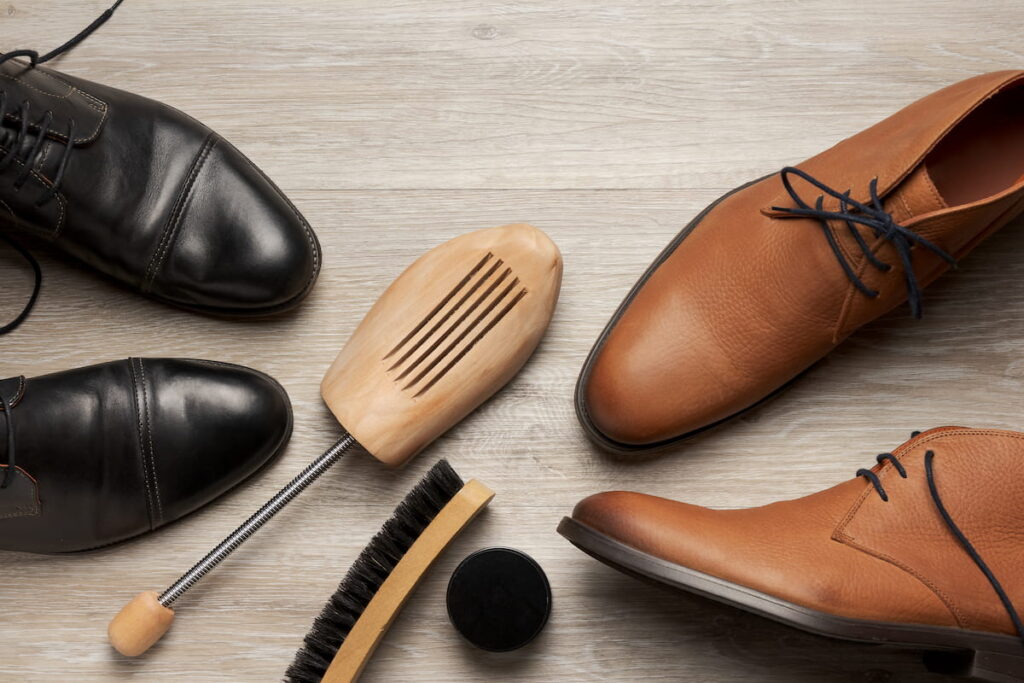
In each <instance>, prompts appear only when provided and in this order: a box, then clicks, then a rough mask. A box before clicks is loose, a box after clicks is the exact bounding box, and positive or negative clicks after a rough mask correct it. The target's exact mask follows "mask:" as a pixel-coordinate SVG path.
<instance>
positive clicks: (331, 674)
mask: <svg viewBox="0 0 1024 683" xmlns="http://www.w3.org/2000/svg"><path fill="white" fill-rule="evenodd" d="M493 497H494V492H493V491H491V490H490V489H488V488H487V487H486V486H484V485H483V484H481V483H480V482H478V481H476V480H475V479H474V480H472V481H470V482H469V483H468V484H463V482H462V479H460V478H459V475H458V474H456V473H455V470H453V469H452V468H451V466H450V465H449V464H448V462H447V461H445V460H442V461H441V462H439V463H437V464H436V465H434V467H433V468H432V469H431V470H430V472H428V473H427V476H425V477H424V478H423V479H422V480H421V481H420V483H419V484H418V485H417V486H416V488H414V489H413V490H412V491H411V492H410V493H409V495H407V496H406V497H405V500H403V501H402V503H401V505H399V506H398V508H397V509H396V510H395V513H394V514H393V515H392V516H391V519H389V520H388V521H387V522H386V523H385V524H384V526H383V527H382V528H381V530H380V531H379V532H378V533H377V535H376V536H374V537H373V540H372V541H370V544H369V545H368V546H366V548H365V549H364V550H363V552H362V554H360V555H359V558H358V559H357V560H356V561H355V564H353V565H352V568H351V569H349V571H348V574H346V575H345V578H344V579H342V581H341V583H340V584H339V585H338V589H337V590H336V591H335V592H334V595H332V596H331V599H330V600H329V601H328V602H327V604H326V605H325V606H324V608H323V611H321V612H320V616H318V617H317V618H316V620H315V621H314V622H313V627H312V628H311V629H310V631H309V634H307V635H306V638H305V640H304V641H303V646H302V647H301V648H300V649H299V651H298V652H297V653H296V655H295V660H294V661H293V662H292V665H291V666H290V667H288V671H287V672H286V673H285V681H286V682H287V683H351V682H352V681H355V680H356V679H358V678H359V674H360V673H362V671H363V668H364V667H365V666H366V664H367V662H369V660H370V657H371V656H372V655H373V651H374V650H375V649H376V647H377V645H378V644H379V643H380V641H381V639H383V637H384V634H385V633H386V632H387V629H388V627H389V626H391V622H392V621H394V619H395V617H396V616H398V612H399V610H400V609H401V608H402V605H404V604H405V601H406V600H407V599H408V598H409V596H410V595H411V594H412V591H413V590H414V589H415V588H416V585H417V584H418V583H419V582H420V579H422V578H423V576H424V574H425V573H426V571H427V570H428V569H429V568H430V565H431V564H433V562H434V560H436V559H437V557H438V556H439V555H440V554H441V552H442V551H443V550H444V549H445V547H446V546H447V545H448V544H449V543H450V542H451V541H452V539H454V538H455V536H456V534H458V533H459V531H461V530H462V529H463V527H465V526H466V525H467V524H469V522H471V521H472V520H473V518H474V517H476V515H477V514H478V513H479V512H480V511H481V510H483V508H484V506H486V505H487V503H489V502H490V500H491V498H493Z"/></svg>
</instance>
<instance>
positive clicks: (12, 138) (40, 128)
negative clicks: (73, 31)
mask: <svg viewBox="0 0 1024 683" xmlns="http://www.w3.org/2000/svg"><path fill="white" fill-rule="evenodd" d="M122 2H124V0H117V2H115V3H114V4H113V6H112V7H110V9H108V10H107V11H105V12H104V13H103V14H101V15H100V16H99V17H97V18H96V19H95V20H94V21H93V22H92V23H91V24H89V25H88V26H86V27H85V28H84V29H82V30H81V31H79V33H78V34H77V35H76V36H75V37H74V38H72V39H71V40H69V41H67V42H66V43H64V44H63V45H61V46H60V47H58V48H56V49H54V50H51V51H50V52H47V53H46V54H45V55H40V54H39V53H38V52H36V51H35V50H14V51H12V52H7V53H4V54H0V64H3V63H5V62H7V61H10V60H12V59H16V58H18V57H25V58H27V59H28V61H29V64H30V65H31V67H35V66H36V65H38V64H43V63H45V62H48V61H50V60H51V59H53V58H54V57H57V56H59V55H62V54H64V53H65V52H67V51H68V50H71V49H72V48H74V47H75V46H76V45H78V44H79V43H81V42H82V41H83V40H85V39H86V38H88V37H89V36H90V35H92V33H93V32H95V31H96V29H98V28H99V27H100V26H102V25H103V24H105V23H106V22H107V20H108V19H110V17H111V16H113V14H114V11H115V10H116V9H117V8H118V7H119V6H120V5H121V3H122ZM8 115H13V116H15V117H16V118H17V119H20V121H21V123H20V124H19V125H18V126H16V127H14V128H10V129H4V128H3V125H4V122H5V119H6V117H7V116H8ZM31 117H32V108H31V103H30V102H29V101H28V100H25V101H24V102H22V103H20V104H14V103H12V102H9V101H8V96H7V93H6V92H5V91H4V90H2V89H0V148H7V152H6V153H5V154H3V155H2V156H0V172H3V171H4V170H5V169H7V168H8V167H10V166H11V164H13V163H15V162H18V163H21V164H22V165H23V166H24V168H23V170H22V171H21V173H19V174H18V175H17V177H16V178H15V179H14V189H15V191H20V190H21V188H22V186H23V185H24V184H25V183H26V182H27V181H28V179H29V178H30V177H31V176H32V167H33V166H34V165H35V164H36V162H38V160H39V155H40V153H41V152H42V150H43V145H44V143H45V142H46V140H47V138H48V137H49V135H50V133H52V132H54V128H53V124H54V120H53V112H52V111H50V110H47V111H44V112H43V113H42V114H41V115H40V116H39V118H38V119H36V121H35V122H34V123H32V122H31ZM33 132H34V133H35V136H36V138H35V142H34V143H33V144H32V145H31V146H28V149H26V150H24V152H22V150H23V148H24V147H26V146H27V145H26V143H27V141H28V140H29V138H30V135H31V134H32V133H33ZM64 134H65V135H67V144H66V145H65V146H64V153H63V154H62V155H61V158H60V162H59V163H58V165H57V172H56V174H55V175H54V178H53V182H52V183H51V184H50V187H49V188H48V189H47V190H46V191H44V192H43V193H42V194H41V195H40V196H39V197H38V198H37V199H36V201H35V205H36V206H43V205H45V204H46V203H47V202H49V201H50V200H52V199H53V198H54V197H55V196H56V194H57V192H58V191H59V190H60V185H61V182H63V180H64V174H65V173H66V172H67V168H68V160H69V159H70V158H71V152H72V150H73V149H74V139H75V120H74V119H70V120H68V123H67V126H66V128H65V130H64ZM0 237H2V238H3V239H4V241H5V242H7V243H8V244H10V245H11V246H12V247H14V249H15V250H16V251H17V252H18V253H19V254H21V255H22V256H23V257H24V258H25V260H26V261H28V263H29V265H31V266H32V270H33V271H34V273H35V283H34V285H33V287H32V295H31V296H30V297H29V299H28V303H26V304H25V307H24V308H23V309H22V311H21V313H19V314H18V316H17V317H16V318H14V320H12V321H11V322H9V323H7V324H6V325H4V326H3V327H0V335H3V334H7V333H8V332H10V331H12V330H14V329H15V328H17V327H18V326H19V325H21V323H22V322H24V321H25V318H27V317H28V314H29V313H30V312H31V311H32V307H33V306H35V303H36V299H38V298H39V290H40V288H41V287H42V285H43V274H42V270H41V269H40V267H39V262H38V261H37V260H36V258H35V257H34V256H33V255H32V254H31V253H30V252H29V251H28V250H27V249H25V248H24V247H23V246H22V245H20V244H19V243H18V242H16V241H15V240H14V239H12V238H11V237H9V236H7V235H4V234H2V233H0ZM9 475H10V472H9V471H8V476H9ZM4 483H5V485H6V483H7V478H6V477H5V479H4Z"/></svg>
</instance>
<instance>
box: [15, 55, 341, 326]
mask: <svg viewBox="0 0 1024 683" xmlns="http://www.w3.org/2000/svg"><path fill="white" fill-rule="evenodd" d="M0 93H3V94H5V95H6V97H7V112H6V116H4V117H3V122H2V123H3V128H0V157H3V155H4V154H6V152H7V151H8V150H7V148H5V147H3V144H4V141H5V135H4V131H5V130H6V131H7V135H6V139H7V140H8V142H7V144H11V143H10V140H12V139H13V138H14V137H15V136H14V132H15V131H17V130H19V129H20V125H21V119H22V118H23V115H22V109H21V105H22V103H23V102H27V103H28V105H29V109H28V111H29V115H28V117H27V118H28V120H29V122H30V123H31V124H32V126H31V127H30V134H29V135H28V136H26V139H25V140H24V141H23V142H22V144H21V148H20V149H19V150H18V152H17V154H18V156H17V157H15V159H14V162H13V163H10V164H9V165H7V167H6V168H4V169H3V170H0V230H5V229H10V228H11V227H18V228H21V229H24V230H28V231H31V232H33V233H35V234H37V235H39V236H41V237H43V238H45V239H47V240H50V241H52V242H53V243H54V244H56V245H57V246H58V247H60V248H61V249H63V250H64V251H66V252H68V253H70V254H72V255H74V256H75V257H77V258H78V259H80V260H82V261H84V262H85V263H87V264H89V265H91V266H92V267H94V268H96V269H98V270H100V271H102V272H104V273H106V274H108V275H110V276H112V277H114V278H116V279H117V280H120V281H121V282H123V283H125V284H127V285H129V286H131V287H133V288H136V289H139V290H141V291H143V292H146V293H148V294H150V295H152V296H154V297H156V298H159V299H162V300H164V301H167V302H170V303H174V304H177V305H181V306H185V307H189V308H193V309H199V310H204V311H210V312H214V313H226V314H234V315H244V314H265V313H271V312H276V311H279V310H284V309H287V308H290V307H292V306H294V305H295V304H296V303H298V302H299V301H301V299H302V298H303V297H304V296H305V294H306V293H308V291H309V290H310V288H311V287H312V286H313V283H314V282H315V280H316V276H317V274H318V272H319V268H320V262H321V256H320V247H319V244H318V242H317V239H316V236H315V235H314V234H313V231H312V230H311V229H310V227H309V225H308V224H307V223H306V221H305V219H303V217H302V216H301V215H300V214H299V213H298V211H297V210H296V209H295V207H294V206H293V205H292V204H291V202H290V201H289V200H288V199H287V198H286V197H285V196H284V195H283V194H282V193H281V192H280V190H278V189H277V187H276V186H275V185H274V184H273V183H272V182H271V181H270V180H269V179H268V178H267V177H266V176H265V175H264V174H263V173H262V172H261V171H260V170H259V169H258V168H256V167H255V166H254V165H253V164H252V162H250V161H249V160H248V159H247V158H246V157H245V156H244V155H242V154H241V153H240V152H239V151H238V150H237V149H235V148H234V147H233V146H231V144H230V143H228V142H227V141H226V140H224V139H223V138H221V137H219V136H218V135H217V134H216V133H214V132H213V131H211V130H210V129H209V128H207V127H206V126H204V125H203V124H201V123H199V122H198V121H196V120H195V119H193V118H191V117H189V116H187V115H185V114H183V113H182V112H180V111H178V110H176V109H173V108H172V107H169V106H167V105H165V104H162V103H160V102H156V101H154V100H150V99H147V98H144V97H140V96H138V95H134V94H132V93H128V92H124V91H121V90H117V89H114V88H110V87H107V86H104V85H100V84H97V83H91V82H89V81H85V80H82V79H79V78H75V77H72V76H68V75H66V74H62V73H59V72H56V71H53V70H51V69H47V68H44V67H40V66H36V67H30V66H29V65H28V64H27V63H26V62H23V61H21V60H11V61H8V62H5V63H2V64H0ZM46 111H50V112H52V113H53V117H52V122H51V123H50V125H49V126H48V127H47V131H46V137H47V139H46V141H45V143H44V144H43V147H42V148H41V150H40V151H39V153H38V154H36V155H35V156H34V157H33V158H32V159H28V162H29V164H28V165H29V166H31V175H30V176H28V177H27V179H26V180H25V183H24V185H22V186H21V187H20V189H18V188H17V187H16V185H15V181H16V180H17V179H18V177H19V176H21V175H22V174H23V172H24V171H26V164H25V160H24V159H25V157H27V156H29V155H30V152H31V150H32V148H33V144H34V142H35V140H36V139H37V137H36V136H37V135H38V134H39V132H40V130H39V126H38V124H39V123H40V121H41V117H42V116H43V115H44V112H46ZM72 118H73V119H74V123H75V133H74V136H73V138H74V139H73V140H70V141H69V140H68V139H67V134H66V133H67V130H68V122H69V121H70V120H71V119H72ZM68 144H71V145H73V149H72V150H71V152H70V154H69V157H68V162H67V169H66V171H65V174H64V178H63V179H62V181H61V183H60V185H59V191H58V192H57V193H56V195H55V196H54V197H53V198H52V199H51V200H50V201H47V202H45V203H43V204H42V205H38V201H37V200H38V199H39V198H40V197H41V196H42V195H44V193H45V192H46V191H47V190H48V189H49V188H50V187H51V185H52V184H53V181H54V179H55V177H56V176H57V172H58V169H59V166H60V162H61V159H62V157H63V155H64V153H65V151H66V146H67V145H68Z"/></svg>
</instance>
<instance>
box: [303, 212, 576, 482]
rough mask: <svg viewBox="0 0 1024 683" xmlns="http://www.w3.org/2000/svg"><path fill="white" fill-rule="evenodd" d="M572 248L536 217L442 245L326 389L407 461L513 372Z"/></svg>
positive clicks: (352, 420) (353, 342) (390, 293)
mask: <svg viewBox="0 0 1024 683" xmlns="http://www.w3.org/2000/svg"><path fill="white" fill-rule="evenodd" d="M561 282H562V257H561V254H559V252H558V247H556V246H555V244H554V243H553V242H552V241H551V240H550V239H549V238H548V237H547V235H545V234H544V233H543V232H541V231H540V230H538V229H537V228H534V227H533V226H530V225H526V224H517V225H506V226H503V227H500V228H490V229H488V230H478V231H476V232H471V233H468V234H466V235H462V236H461V237H456V238H455V239H452V240H450V241H448V242H445V243H444V244H442V245H440V246H438V247H435V248H434V249H432V250H430V251H429V252H427V253H426V254H424V255H423V256H421V257H420V258H419V259H418V260H417V261H416V262H415V263H413V264H412V265H411V266H409V268H407V269H406V270H405V272H403V273H402V274H401V275H400V276H399V277H398V278H397V279H396V280H395V281H394V282H393V283H392V284H391V286H390V287H389V288H388V289H387V291H385V292H384V294H383V295H382V296H381V297H380V299H379V300H378V301H377V303H376V304H374V306H373V308H371V309H370V312H369V313H368V314H367V315H366V318H364V319H363V322H362V323H361V324H360V325H359V327H358V328H357V329H356V331H355V332H354V333H353V335H352V337H351V338H350V339H349V341H348V343H347V344H346V345H345V348H343V349H342V350H341V353H340V354H339V355H338V357H337V359H336V360H335V361H334V364H333V365H331V367H330V369H329V370H328V371H327V374H326V375H325V376H324V379H323V383H322V384H321V389H320V393H321V395H322V396H323V398H324V401H325V402H326V403H327V405H328V407H330V409H331V412H333V413H334V416H335V417H336V418H337V419H338V421H339V422H341V424H342V425H343V426H344V427H345V429H347V430H348V431H349V433H351V434H352V436H354V437H355V439H356V441H358V442H359V443H360V444H362V446H363V447H364V448H366V450H367V451H369V452H370V453H371V454H372V455H374V456H375V457H376V458H377V459H378V460H381V461H382V462H384V463H386V464H388V465H393V466H397V465H401V464H403V463H405V462H406V461H407V460H408V459H409V458H411V457H412V456H413V455H415V454H416V453H417V452H419V450H420V449H422V448H423V447H424V446H426V445H427V444H429V443H430V442H431V441H433V440H434V439H436V438H437V437H438V436H440V435H441V434H443V433H444V432H445V431H447V430H448V429H449V428H450V427H451V426H452V425H454V424H455V423H456V422H458V421H459V420H461V419H462V418H463V417H465V416H466V415H467V414H468V413H469V412H470V411H472V410H473V409H474V408H476V407H477V406H479V405H480V404H481V403H483V402H484V401H485V400H487V398H488V397H490V396H491V394H493V393H494V392H495V391H497V390H498V389H500V388H501V387H502V386H504V385H505V383H506V382H508V381H509V380H510V379H511V378H512V376H513V375H515V373H516V372H517V371H518V370H519V368H521V367H522V365H523V363H525V362H526V360H527V358H529V357H530V354H532V353H533V350H534V349H535V348H536V347H537V344H538V343H539V342H540V339H541V337H542V336H543V334H544V331H545V330H546V329H547V326H548V323H549V322H550V320H551V315H552V313H553V312H554V308H555V303H556V302H557V301H558V292H559V288H560V286H561Z"/></svg>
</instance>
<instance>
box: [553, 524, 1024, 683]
mask: <svg viewBox="0 0 1024 683" xmlns="http://www.w3.org/2000/svg"><path fill="white" fill-rule="evenodd" d="M558 533H559V534H561V535H562V536H564V537H565V538H566V539H568V540H569V542H571V543H572V544H573V545H575V546H576V547H577V548H579V549H580V550H582V551H583V552H585V553H587V554H588V555H590V556H591V557H594V558H595V559H597V560H600V561H601V562H603V563H605V564H607V565H608V566H610V567H613V568H614V569H617V570H619V571H622V572H624V573H626V574H630V575H632V576H636V577H638V578H641V579H645V580H648V581H652V582H654V583H657V584H660V585H664V586H669V587H671V588H674V589H676V590H681V591H685V592H687V593H694V594H696V595H700V596H703V597H705V598H709V599H711V600H714V601H716V602H720V603H724V604H726V605H730V606H732V607H737V608H739V609H742V610H744V611H747V612H751V613H753V614H757V615H759V616H762V617H765V618H767V619H771V620H773V621H777V622H780V623H782V624H785V625H787V626H791V627H793V628H797V629H800V630H802V631H807V632H809V633H814V634H817V635H821V636H827V637H830V638H837V639H840V640H849V641H855V642H861V643H875V644H884V645H890V646H898V647H909V648H914V649H921V650H925V651H927V652H926V654H925V665H926V666H927V667H928V669H929V670H931V671H933V672H935V673H944V674H950V675H955V676H972V677H976V678H978V679H980V680H984V681H990V682H991V683H1016V682H1018V681H1024V643H1022V642H1021V640H1020V639H1019V638H1016V637H1013V636H1005V635H999V634H993V633H984V632H980V631H967V630H963V629H956V628H948V627H942V626H923V625H917V624H899V623H891V622H881V621H869V620H865V619H851V618H847V617H839V616H835V615H832V614H827V613H825V612H819V611H817V610H813V609H809V608H807V607H802V606H800V605H797V604H794V603H791V602H787V601H785V600H781V599H779V598H777V597H774V596H772V595H768V594H767V593H761V592H759V591H756V590H753V589H751V588H747V587H745V586H741V585H739V584H735V583H731V582H729V581H725V580H723V579H719V578H718V577H715V576H711V575H709V574H704V573H702V572H698V571H695V570H693V569H689V568H687V567H683V566H681V565H677V564H674V563H672V562H669V561H667V560H663V559H661V558H659V557H655V556H654V555H650V554H648V553H645V552H643V551H641V550H637V549H636V548H633V547H632V546H629V545H627V544H625V543H622V542H621V541H618V540H616V539H614V538H611V537H610V536H607V535H605V534H602V533H600V532H598V531H596V530H594V529H592V528H591V527H588V526H587V525H585V524H581V523H580V522H578V521H576V520H574V519H572V518H570V517H565V518H563V519H562V521H561V523H560V524H559V525H558Z"/></svg>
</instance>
